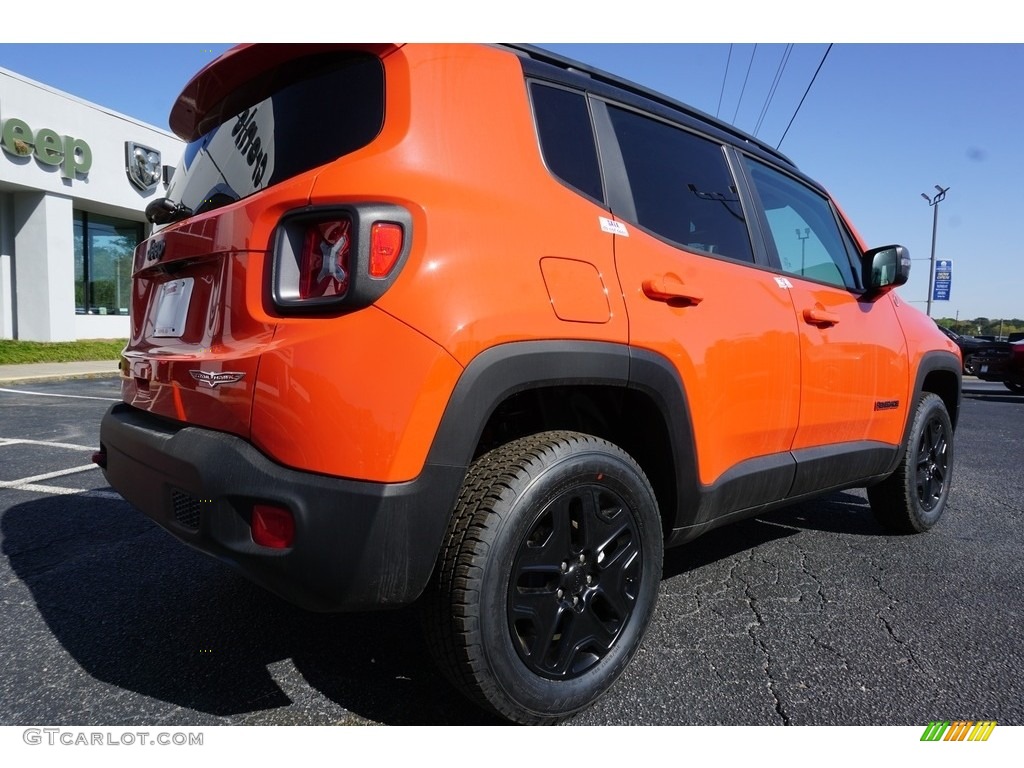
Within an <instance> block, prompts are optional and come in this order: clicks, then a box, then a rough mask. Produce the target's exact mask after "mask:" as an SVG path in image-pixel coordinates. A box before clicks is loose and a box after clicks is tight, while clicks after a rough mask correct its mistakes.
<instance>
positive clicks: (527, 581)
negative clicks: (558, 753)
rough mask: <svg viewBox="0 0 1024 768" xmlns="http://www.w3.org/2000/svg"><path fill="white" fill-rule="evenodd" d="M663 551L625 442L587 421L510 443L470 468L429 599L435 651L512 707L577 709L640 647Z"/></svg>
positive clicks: (540, 718) (476, 695) (481, 693)
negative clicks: (583, 426)
mask: <svg viewBox="0 0 1024 768" xmlns="http://www.w3.org/2000/svg"><path fill="white" fill-rule="evenodd" d="M662 551H663V538H662V527H661V518H660V515H659V512H658V503H657V499H656V497H655V495H654V491H653V489H652V488H651V485H650V483H649V482H648V480H647V477H646V476H645V475H644V473H643V470H642V469H641V468H640V467H639V465H637V463H636V462H635V461H634V460H633V459H632V458H631V457H630V456H629V455H628V454H627V453H626V452H625V451H623V450H622V449H621V448H619V447H618V446H616V445H614V444H612V443H609V442H608V441H606V440H602V439H600V438H597V437H594V436H591V435H585V434H582V433H578V432H542V433H539V434H536V435H531V436H528V437H524V438H520V439H518V440H514V441H512V442H510V443H507V444H506V445H503V446H501V447H499V448H496V449H494V450H493V451H491V452H489V453H486V454H484V455H483V456H481V457H480V458H478V459H477V460H476V461H475V462H474V463H473V465H472V466H471V467H470V469H469V472H468V473H467V475H466V478H465V481H464V482H463V487H462V491H461V492H460V495H459V499H458V501H457V503H456V506H455V510H454V512H453V515H452V519H451V522H450V524H449V526H448V537H447V541H446V544H445V545H444V546H443V547H442V551H441V553H440V556H439V559H438V563H437V567H436V569H435V573H434V581H433V583H432V585H431V588H430V590H429V592H428V594H427V595H426V596H425V599H424V601H423V619H424V629H425V635H426V637H427V640H428V643H429V645H430V650H431V653H432V654H433V656H434V658H435V659H436V661H437V662H438V665H439V666H440V668H441V670H442V671H443V672H444V673H445V674H446V676H447V677H448V679H449V680H451V681H452V683H454V684H455V686H456V687H457V688H458V689H459V690H460V691H462V692H463V693H464V694H466V695H467V696H468V697H469V698H470V699H472V700H473V701H475V702H476V703H478V704H480V705H481V706H483V707H485V708H487V709H490V710H491V711H493V712H495V713H497V714H499V715H501V716H502V717H504V718H507V719H509V720H512V721H515V722H519V723H531V724H543V723H556V722H559V721H560V720H564V719H565V718H567V717H571V716H572V715H573V714H575V713H577V712H579V711H580V710H582V709H585V708H586V707H588V706H590V705H591V704H593V702H594V701H596V700H597V698H598V697H599V696H601V695H602V694H603V693H604V692H605V691H606V690H608V688H609V687H610V686H611V685H612V683H614V682H615V680H616V679H617V678H618V677H619V675H620V674H621V673H622V672H623V670H624V669H625V668H626V666H627V664H628V663H629V661H630V659H631V658H632V657H633V655H634V654H635V653H636V651H637V649H638V648H639V647H640V642H641V640H642V639H643V635H644V631H645V629H646V627H647V624H648V623H649V622H650V619H651V615H652V613H653V611H654V605H655V601H656V599H657V594H658V587H659V583H660V578H661V561H662Z"/></svg>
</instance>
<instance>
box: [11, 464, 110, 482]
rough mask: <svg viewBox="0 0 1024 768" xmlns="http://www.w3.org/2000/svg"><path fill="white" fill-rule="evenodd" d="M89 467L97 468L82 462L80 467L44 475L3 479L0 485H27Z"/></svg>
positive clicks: (85, 469)
mask: <svg viewBox="0 0 1024 768" xmlns="http://www.w3.org/2000/svg"><path fill="white" fill-rule="evenodd" d="M90 469H99V467H97V466H96V465H95V464H83V465H82V466H80V467H72V468H71V469H60V470H57V471H56V472H47V473H46V474H44V475H33V476H32V477H23V478H21V479H19V480H4V481H3V482H0V486H4V485H27V484H29V483H34V482H36V481H38V480H52V479H53V478H55V477H63V476H64V475H73V474H75V473H77V472H87V471H89V470H90Z"/></svg>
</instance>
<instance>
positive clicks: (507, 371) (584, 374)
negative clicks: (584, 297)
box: [427, 341, 698, 536]
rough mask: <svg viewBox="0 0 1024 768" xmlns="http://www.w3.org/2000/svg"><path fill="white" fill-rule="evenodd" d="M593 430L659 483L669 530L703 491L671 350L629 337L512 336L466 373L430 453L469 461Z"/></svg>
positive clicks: (432, 457) (439, 460)
mask: <svg viewBox="0 0 1024 768" xmlns="http://www.w3.org/2000/svg"><path fill="white" fill-rule="evenodd" d="M551 429H569V430H574V431H580V432H585V433H588V434H593V435H594V436H596V437H601V438H604V439H606V440H608V441H609V442H612V443H614V444H616V445H618V446H619V447H620V448H622V449H623V450H624V451H626V452H627V453H629V454H630V455H631V456H632V457H633V458H634V460H636V462H637V463H638V464H640V466H641V467H642V468H643V470H644V472H645V474H647V476H648V479H649V480H650V482H651V485H652V487H653V488H654V491H655V495H656V496H657V498H658V505H659V508H660V513H661V519H662V528H663V533H664V534H665V535H666V536H667V535H668V533H669V532H670V531H671V530H672V528H673V527H674V526H675V525H676V519H677V517H678V515H679V511H680V510H682V509H686V508H692V507H693V504H695V503H696V501H697V499H698V484H697V482H698V481H697V471H696V466H697V465H696V451H695V446H694V442H693V430H692V426H691V420H690V411H689V406H688V404H687V400H686V396H685V391H684V389H683V386H682V383H681V381H680V379H679V375H678V373H677V372H676V371H675V370H674V368H673V367H672V365H671V363H670V362H669V361H668V360H666V359H665V358H663V357H661V356H660V355H657V354H655V353H652V352H649V351H646V350H637V349H633V348H630V347H629V346H627V345H624V344H614V343H609V342H593V341H536V342H533V341H529V342H510V343H508V344H501V345H497V346H495V347H491V348H489V349H488V350H486V351H484V352H482V353H481V354H479V355H478V356H477V357H475V358H474V359H473V360H472V361H470V363H469V365H468V366H467V367H466V369H465V370H464V371H463V373H462V375H461V376H460V378H459V381H458V383H457V384H456V387H455V389H454V390H453V392H452V395H451V397H450V398H449V401H448V406H447V407H446V409H445V411H444V414H443V416H442V418H441V423H440V425H439V427H438V430H437V432H436V434H435V438H434V441H433V444H432V446H431V449H430V452H429V455H428V459H427V461H428V462H429V463H431V464H444V465H454V466H460V467H468V466H469V465H470V464H471V463H472V462H473V460H474V459H476V458H477V457H478V456H479V455H480V454H482V453H483V452H485V451H487V450H489V449H491V448H494V447H497V446H499V445H502V444H504V443H506V442H509V441H511V440H514V439H517V438H519V437H523V436H525V435H526V434H531V433H533V432H539V431H546V430H551Z"/></svg>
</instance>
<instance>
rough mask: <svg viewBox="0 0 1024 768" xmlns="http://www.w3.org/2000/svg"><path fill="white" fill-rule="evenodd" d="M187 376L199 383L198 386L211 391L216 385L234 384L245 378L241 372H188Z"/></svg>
mask: <svg viewBox="0 0 1024 768" xmlns="http://www.w3.org/2000/svg"><path fill="white" fill-rule="evenodd" d="M189 375H190V376H191V377H192V378H193V379H195V380H196V381H198V382H199V386H201V387H203V386H206V387H209V388H210V389H213V388H214V387H216V386H217V385H218V384H235V383H237V382H239V381H241V380H242V379H244V378H245V373H244V372H242V371H223V372H221V373H213V372H211V371H189Z"/></svg>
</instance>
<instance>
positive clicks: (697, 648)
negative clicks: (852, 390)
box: [0, 379, 1024, 726]
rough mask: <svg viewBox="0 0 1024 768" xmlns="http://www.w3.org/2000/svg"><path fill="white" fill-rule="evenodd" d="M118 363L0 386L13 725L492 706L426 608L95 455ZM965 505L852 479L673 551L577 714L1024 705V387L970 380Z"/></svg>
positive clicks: (880, 715) (2, 680) (947, 715)
mask: <svg viewBox="0 0 1024 768" xmlns="http://www.w3.org/2000/svg"><path fill="white" fill-rule="evenodd" d="M117 396H118V387H117V382H116V381H115V380H112V379H98V380H89V381H70V382H62V383H44V384H38V383H37V384H27V385H18V386H6V387H3V388H0V553H2V557H0V606H2V617H3V621H2V622H0V668H2V669H3V670H4V675H2V676H0V725H32V724H53V725H137V724H138V725H142V724H155V723H159V724H160V725H164V726H182V725H216V724H227V723H231V724H261V725H274V724H280V725H288V724H302V725H317V724H330V723H341V724H347V723H352V724H355V723H366V722H371V723H386V724H474V723H489V722H492V721H491V720H490V719H489V718H488V717H486V716H484V715H482V714H480V713H479V712H477V711H476V710H475V709H474V708H473V707H472V706H470V705H467V704H466V703H464V702H463V701H462V699H461V698H460V697H459V696H458V694H456V693H454V692H452V691H451V690H450V689H449V687H448V685H447V684H446V683H445V682H444V681H443V679H442V678H441V677H440V675H439V674H438V672H437V671H436V670H435V669H434V667H433V666H432V664H431V662H430V660H429V659H428V657H427V655H426V653H425V651H424V649H423V646H422V643H421V641H420V639H419V630H418V625H417V621H416V616H415V612H414V611H412V610H407V611H399V612H391V613H373V614H358V615H317V614H309V613H306V612H303V611H301V610H298V609H295V608H293V607H291V606H289V605H288V604H286V603H284V602H282V601H280V600H278V599H277V598H275V597H273V596H271V595H269V594H267V593H265V592H263V591H262V590H260V589H259V588H257V587H254V586H252V585H250V584H249V583H248V582H247V581H245V580H244V579H242V578H240V577H238V576H237V575H235V574H234V573H233V572H232V571H231V570H229V569H228V568H227V567H225V566H223V565H221V564H220V563H218V562H216V561H214V560H212V559H209V558H207V557H205V556H202V555H199V554H197V553H195V552H193V551H191V550H189V549H187V548H186V547H184V546H182V545H180V544H179V543H178V542H176V541H175V540H173V539H172V538H171V537H170V536H169V535H167V534H166V533H164V532H163V531H161V530H160V529H158V528H157V527H156V526H155V525H153V524H152V523H150V522H149V521H148V520H147V519H146V518H144V517H143V516H142V515H141V514H140V513H138V512H136V511H135V510H134V509H133V508H132V507H131V506H129V505H128V504H127V503H126V502H124V501H123V500H121V499H120V497H119V496H117V494H115V493H113V492H112V491H110V489H109V488H108V487H107V486H106V483H105V482H104V480H103V476H102V474H101V473H100V472H99V470H97V469H95V468H94V467H93V465H92V464H91V462H90V457H91V454H92V452H93V451H94V450H95V449H96V448H97V445H98V423H99V419H100V417H101V415H102V413H103V412H104V411H105V410H106V408H107V407H108V406H109V405H110V404H111V403H112V402H114V401H115V400H116V399H117ZM956 451H957V456H956V467H955V476H954V484H953V489H952V493H951V496H950V502H949V506H948V509H947V512H946V516H945V517H944V518H943V520H942V521H941V522H940V524H939V525H938V526H937V527H936V528H935V529H934V530H932V531H931V532H929V533H928V534H924V535H920V536H909V537H901V536H891V535H887V534H885V533H884V532H883V531H882V529H881V528H879V527H878V526H877V524H876V523H875V522H874V520H873V518H872V517H871V514H870V511H869V510H868V509H867V505H866V500H865V497H864V495H863V493H861V492H859V491H845V492H842V493H838V494H834V495H833V496H831V497H828V498H826V499H824V500H821V501H817V502H814V503H809V504H802V505H798V506H795V507H792V508H789V509H786V510H782V511H780V512H776V513H773V514H770V515H766V516H764V517H760V518H756V519H753V520H750V521H747V522H743V523H739V524H736V525H733V526H731V527H729V528H724V529H720V530H718V531H714V532H712V533H710V534H708V535H706V536H704V537H703V538H701V539H698V540H697V541H695V542H693V543H692V544H689V545H687V546H685V547H683V548H679V549H675V550H670V551H669V552H668V553H667V556H666V562H665V572H664V576H663V580H662V585H661V593H660V596H659V604H658V609H657V614H656V617H655V621H654V623H653V625H652V627H651V628H650V630H649V632H648V635H647V639H646V641H645V643H644V646H643V647H642V649H641V651H640V653H639V654H638V656H637V658H636V659H635V660H634V662H633V664H632V666H631V667H630V668H629V669H628V670H627V672H626V674H625V675H624V677H623V678H622V679H621V680H620V681H619V682H618V683H617V684H616V685H615V687H614V688H613V689H612V691H611V692H610V693H609V694H608V695H607V696H606V697H605V698H604V699H602V700H601V701H600V702H599V703H598V704H597V706H595V707H594V708H593V709H591V710H590V711H588V712H586V713H584V714H582V715H580V716H578V717H577V718H575V719H574V720H573V721H572V722H573V723H575V724H590V725H597V724H623V725H625V724H704V725H713V724H734V725H772V724H783V723H785V724H793V725H809V724H822V725H826V724H827V725H922V726H923V725H925V724H927V723H928V722H929V721H931V720H955V719H966V720H983V719H990V720H996V721H998V722H999V724H1000V725H1022V724H1024V643H1022V642H1021V641H1020V637H1021V635H1022V630H1024V627H1022V626H1021V624H1022V621H1021V607H1022V605H1024V601H1022V600H1021V597H1020V596H1021V594H1024V560H1022V558H1021V557H1020V552H1021V550H1022V548H1024V525H1022V523H1024V501H1022V499H1024V473H1022V471H1021V464H1022V461H1021V459H1022V457H1024V397H1013V396H1011V395H1009V394H1008V393H1006V392H1005V390H1003V389H1002V387H1000V386H999V385H990V384H984V383H980V382H976V381H974V380H968V381H967V382H965V394H964V402H963V410H962V415H961V424H960V428H959V429H958V432H957V444H956Z"/></svg>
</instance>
